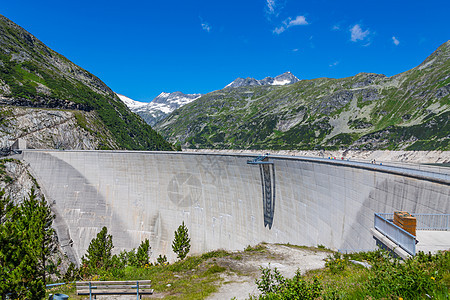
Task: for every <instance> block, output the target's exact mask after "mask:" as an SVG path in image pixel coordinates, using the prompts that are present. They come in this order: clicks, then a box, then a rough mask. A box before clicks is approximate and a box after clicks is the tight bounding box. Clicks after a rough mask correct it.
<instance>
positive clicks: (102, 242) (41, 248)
mask: <svg viewBox="0 0 450 300" xmlns="http://www.w3.org/2000/svg"><path fill="white" fill-rule="evenodd" d="M53 220H54V214H53V213H52V211H51V209H50V206H49V205H48V203H47V202H46V200H45V198H44V197H38V196H37V195H36V192H35V190H34V189H32V190H31V192H30V194H29V196H28V197H27V198H26V199H24V200H23V202H22V203H20V204H14V202H13V201H12V200H11V199H10V197H7V196H5V192H4V191H0V296H1V298H2V300H3V299H6V298H9V299H43V298H44V297H45V285H46V283H48V281H49V277H50V276H53V278H55V277H56V278H60V279H61V280H63V281H65V282H70V281H74V280H78V279H81V278H84V279H91V278H94V277H95V276H98V277H99V278H101V277H102V275H105V274H107V275H108V277H113V278H114V277H115V278H120V277H121V274H123V272H124V268H125V267H127V266H133V267H137V268H148V267H151V266H152V265H153V263H150V256H151V252H150V250H151V246H150V241H149V240H148V239H145V240H144V241H142V242H141V244H140V245H139V247H138V248H137V249H132V250H130V251H126V250H122V251H121V252H120V253H119V254H115V255H113V254H112V249H113V248H114V245H113V241H112V235H111V234H108V230H107V228H106V227H103V228H102V229H101V231H100V232H99V233H98V234H97V236H96V237H95V238H93V239H92V240H91V242H90V244H89V247H88V249H87V251H86V254H85V255H84V256H83V257H82V259H81V265H80V267H79V268H78V267H77V266H76V265H75V264H74V263H70V265H69V267H68V269H67V271H66V272H65V274H64V275H61V274H60V273H59V271H58V267H59V266H60V264H61V259H58V258H56V257H57V255H55V253H56V252H57V246H58V241H57V237H56V234H55V231H54V229H53V228H52V223H53ZM172 249H173V251H174V252H175V253H176V254H177V257H178V258H179V259H180V260H183V259H184V258H185V257H186V256H187V254H188V253H189V250H190V238H189V233H188V229H187V227H186V225H185V224H184V221H183V223H182V224H181V225H180V226H179V227H178V229H177V230H176V231H175V238H174V240H173V242H172ZM167 264H168V262H167V257H166V256H165V255H164V256H162V255H159V257H158V258H157V259H156V262H155V265H167Z"/></svg>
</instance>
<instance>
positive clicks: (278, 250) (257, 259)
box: [207, 244, 330, 300]
mask: <svg viewBox="0 0 450 300" xmlns="http://www.w3.org/2000/svg"><path fill="white" fill-rule="evenodd" d="M264 246H265V247H266V250H265V251H262V252H258V251H255V252H251V251H246V252H244V253H243V254H242V255H243V257H242V260H236V259H235V258H230V257H222V258H217V259H216V263H217V264H218V265H221V266H227V267H229V269H230V270H233V271H230V272H226V273H224V274H222V279H223V280H222V282H221V285H220V287H219V291H218V292H217V293H215V294H213V295H211V296H210V297H208V298H207V299H209V300H216V299H217V300H219V299H220V300H222V299H232V298H233V297H235V298H236V299H246V298H248V297H249V295H250V294H252V295H258V294H259V291H258V288H257V286H256V284H255V279H257V278H259V277H260V275H261V271H260V266H261V267H270V268H272V269H273V268H277V269H278V270H279V271H280V273H281V274H282V275H283V276H285V277H288V278H291V277H294V275H295V272H296V271H297V269H300V271H301V272H302V274H303V273H304V272H306V271H308V270H313V269H320V268H323V267H325V260H324V259H325V258H326V257H327V256H328V255H329V254H330V253H328V252H324V251H319V250H317V249H307V248H298V247H294V246H285V245H273V244H266V245H264Z"/></svg>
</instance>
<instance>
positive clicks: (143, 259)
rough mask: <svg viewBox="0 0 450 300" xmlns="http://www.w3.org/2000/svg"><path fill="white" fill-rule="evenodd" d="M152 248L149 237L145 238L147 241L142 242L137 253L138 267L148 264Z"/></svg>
mask: <svg viewBox="0 0 450 300" xmlns="http://www.w3.org/2000/svg"><path fill="white" fill-rule="evenodd" d="M150 249H151V247H150V241H149V240H148V239H145V241H142V242H141V244H140V245H139V248H138V249H137V253H136V260H137V264H138V267H144V266H145V265H146V264H148V262H149V260H150V253H149V252H150Z"/></svg>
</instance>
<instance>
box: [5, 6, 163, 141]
mask: <svg viewBox="0 0 450 300" xmlns="http://www.w3.org/2000/svg"><path fill="white" fill-rule="evenodd" d="M0 104H3V105H12V106H24V107H41V108H53V109H70V110H78V111H80V112H81V117H77V121H78V122H79V126H80V128H84V129H89V128H86V124H87V123H89V122H85V121H86V120H84V119H85V118H88V117H89V116H84V115H83V114H82V112H88V111H94V112H95V113H96V114H97V116H98V119H97V120H96V122H97V123H98V122H99V121H98V120H100V122H102V123H103V125H102V126H104V127H106V129H107V130H108V131H109V132H110V134H108V136H106V135H103V134H100V133H99V132H92V131H93V130H92V129H90V131H91V133H92V134H94V135H97V138H98V139H100V140H101V143H99V145H100V146H99V147H100V148H106V149H107V148H111V147H118V148H120V149H135V150H171V149H172V145H171V144H169V143H167V142H166V141H165V140H164V139H163V138H162V137H161V136H160V135H159V134H158V133H156V132H155V131H154V130H153V129H152V128H151V127H150V126H149V125H147V124H146V123H145V122H144V121H143V120H142V119H141V118H140V117H138V116H137V115H135V114H134V113H132V112H131V111H130V110H129V109H128V108H127V107H126V106H125V105H124V104H123V103H122V101H120V100H119V99H118V97H117V96H116V94H115V93H113V92H112V90H111V89H110V88H109V87H108V86H106V85H105V84H104V83H103V82H102V81H101V80H100V79H98V78H97V77H95V76H94V75H92V74H90V73H89V72H87V71H85V70H83V69H82V68H80V67H78V66H77V65H75V64H73V63H72V62H70V61H69V60H68V59H66V58H65V57H63V56H62V55H60V54H58V53H56V52H55V51H53V50H51V49H50V48H48V47H47V46H45V45H44V44H43V43H42V42H40V41H39V40H38V39H36V38H35V37H34V36H32V35H31V34H30V33H28V32H27V31H25V30H24V29H23V28H21V27H20V26H18V25H16V24H14V23H13V22H12V21H10V20H8V19H7V18H5V17H3V16H1V15H0ZM78 116H80V114H78ZM100 125H101V124H100ZM88 131H89V130H88ZM111 137H112V138H113V141H110V140H108V139H111Z"/></svg>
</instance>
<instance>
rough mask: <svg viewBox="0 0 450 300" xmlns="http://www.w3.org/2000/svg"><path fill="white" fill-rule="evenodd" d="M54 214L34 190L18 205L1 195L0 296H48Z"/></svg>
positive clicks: (53, 250)
mask: <svg viewBox="0 0 450 300" xmlns="http://www.w3.org/2000/svg"><path fill="white" fill-rule="evenodd" d="M53 218H54V216H53V214H52V212H51V210H50V208H49V206H48V205H47V203H46V201H45V199H43V198H42V199H38V198H37V197H36V194H35V192H34V190H31V193H30V195H29V197H28V199H24V201H23V203H22V204H20V205H17V206H14V205H13V204H12V202H11V201H10V200H9V199H8V198H5V197H4V193H3V192H0V267H1V270H0V272H1V274H0V275H1V278H2V280H0V294H1V296H2V297H4V296H5V295H6V294H10V297H12V298H21V299H22V298H23V299H25V298H26V299H43V298H44V297H45V283H46V273H53V272H54V271H55V270H53V269H50V270H49V269H48V268H47V262H48V261H49V259H50V257H51V255H52V254H53V253H54V252H55V249H56V241H55V240H54V239H53V236H54V231H53V229H52V228H51V224H52V222H53Z"/></svg>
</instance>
